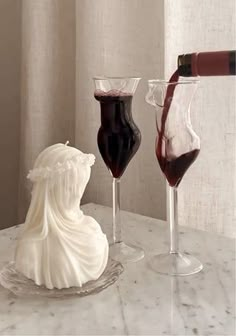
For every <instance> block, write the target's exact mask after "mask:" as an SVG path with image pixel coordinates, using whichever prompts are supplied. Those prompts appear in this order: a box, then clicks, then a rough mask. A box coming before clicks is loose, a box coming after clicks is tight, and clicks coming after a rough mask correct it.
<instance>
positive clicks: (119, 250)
mask: <svg viewBox="0 0 236 336" xmlns="http://www.w3.org/2000/svg"><path fill="white" fill-rule="evenodd" d="M109 254H110V258H112V259H114V260H116V261H119V262H121V263H128V262H136V261H139V260H141V259H143V257H144V251H143V249H141V248H140V247H137V246H133V245H126V244H125V243H124V242H119V243H115V244H111V245H110V246H109Z"/></svg>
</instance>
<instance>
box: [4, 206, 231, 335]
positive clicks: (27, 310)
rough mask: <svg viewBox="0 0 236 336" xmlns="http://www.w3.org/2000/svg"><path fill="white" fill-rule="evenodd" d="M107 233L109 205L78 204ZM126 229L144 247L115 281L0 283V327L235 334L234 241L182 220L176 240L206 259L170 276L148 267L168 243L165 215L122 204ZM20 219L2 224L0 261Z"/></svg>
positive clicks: (10, 250)
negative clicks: (70, 288)
mask: <svg viewBox="0 0 236 336" xmlns="http://www.w3.org/2000/svg"><path fill="white" fill-rule="evenodd" d="M83 210H84V212H85V213H86V214H89V215H92V216H94V217H95V218H96V219H97V220H98V221H99V222H100V223H101V225H102V226H103V229H104V231H105V232H106V233H107V235H108V238H109V237H110V236H111V209H110V208H107V207H103V206H100V205H96V204H87V205H85V206H84V207H83ZM122 220H123V223H124V225H123V236H125V237H126V241H127V242H133V243H135V244H137V245H140V246H142V247H143V248H144V249H145V252H146V256H145V258H144V259H143V260H142V261H140V262H138V263H131V264H127V265H125V270H124V272H123V274H122V275H121V276H120V279H119V280H118V282H116V283H115V284H114V285H112V286H111V287H109V288H107V289H106V290H104V291H102V292H101V293H99V294H97V295H92V296H87V297H83V298H78V297H77V298H76V297H75V298H68V299H63V300H62V299H61V300H60V299H48V298H37V299H36V298H33V297H32V298H30V297H28V298H22V297H16V296H15V295H14V294H12V293H10V292H8V291H7V290H6V289H4V288H3V287H1V286H0V335H181V336H182V335H230V336H233V335H235V281H234V280H235V279H234V276H235V241H234V240H233V239H229V238H225V237H221V236H217V235H213V234H210V233H207V232H203V231H194V230H192V229H187V228H184V227H181V228H180V244H181V246H182V248H183V250H184V251H187V252H190V253H193V254H194V255H196V256H197V257H198V258H199V259H200V260H201V261H202V262H203V263H204V270H203V271H202V272H201V273H199V274H196V275H192V276H188V277H168V276H164V275H158V274H156V273H154V272H153V271H152V270H151V269H150V268H149V267H148V263H147V262H148V259H149V257H150V256H151V255H152V254H156V253H159V252H163V251H167V250H168V227H167V224H166V223H165V222H163V221H159V220H156V219H153V218H149V217H144V216H140V215H136V214H133V213H129V212H122ZM20 229H21V228H20V227H19V226H16V227H13V228H10V229H5V230H2V231H0V268H1V267H2V266H3V265H4V264H5V263H6V262H8V261H10V260H12V258H13V255H14V248H15V243H16V239H17V238H16V237H17V235H18V234H19V231H20Z"/></svg>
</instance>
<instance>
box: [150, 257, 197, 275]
mask: <svg viewBox="0 0 236 336" xmlns="http://www.w3.org/2000/svg"><path fill="white" fill-rule="evenodd" d="M149 266H150V267H151V269H152V270H153V271H155V272H157V273H161V274H168V275H174V276H185V275H191V274H195V273H198V272H200V271H201V270H202V269H203V265H202V264H201V262H200V261H199V260H198V259H197V258H195V257H193V256H191V255H188V254H184V253H179V252H178V253H165V254H159V255H156V256H154V257H152V258H151V259H150V261H149Z"/></svg>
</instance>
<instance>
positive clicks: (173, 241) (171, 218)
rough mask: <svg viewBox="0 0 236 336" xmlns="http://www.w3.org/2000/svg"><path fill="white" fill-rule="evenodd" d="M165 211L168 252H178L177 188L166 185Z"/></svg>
mask: <svg viewBox="0 0 236 336" xmlns="http://www.w3.org/2000/svg"><path fill="white" fill-rule="evenodd" d="M167 198H168V200H167V205H168V207H169V209H168V211H167V217H168V222H169V225H170V253H178V250H179V235H178V192H177V188H174V187H170V186H169V185H168V186H167Z"/></svg>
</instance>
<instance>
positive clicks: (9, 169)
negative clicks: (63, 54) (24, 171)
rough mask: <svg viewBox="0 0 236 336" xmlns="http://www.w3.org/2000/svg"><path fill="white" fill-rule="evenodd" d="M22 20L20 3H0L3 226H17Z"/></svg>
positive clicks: (4, 0) (0, 210)
mask: <svg viewBox="0 0 236 336" xmlns="http://www.w3.org/2000/svg"><path fill="white" fill-rule="evenodd" d="M20 18H21V8H20V1H18V0H0V152H1V153H2V159H1V170H0V186H1V188H0V200H1V202H0V214H1V223H0V227H1V228H4V227H6V226H11V225H15V224H16V219H17V192H18V187H17V186H18V171H19V123H20V118H19V117H20V40H21V30H20Z"/></svg>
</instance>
